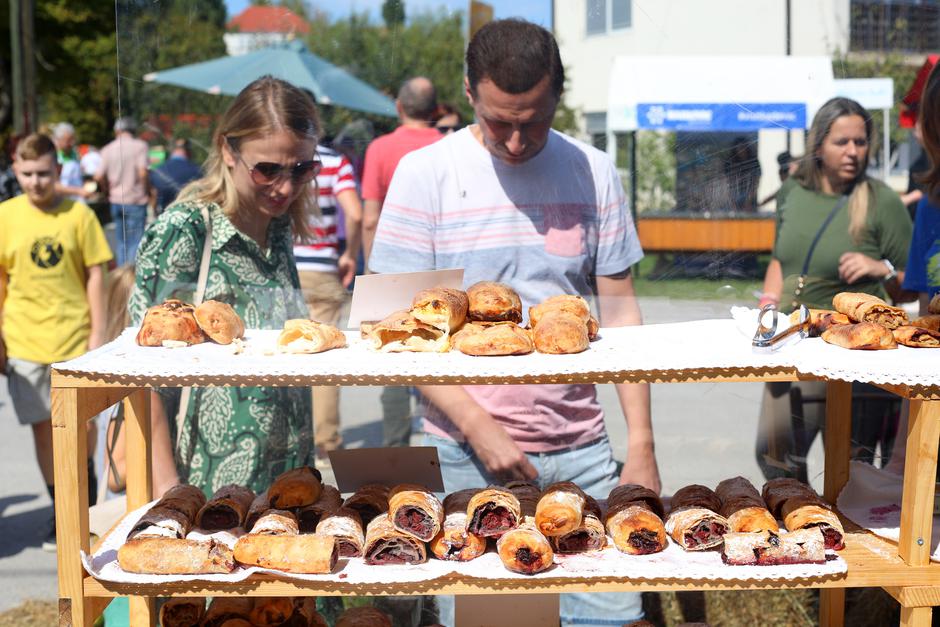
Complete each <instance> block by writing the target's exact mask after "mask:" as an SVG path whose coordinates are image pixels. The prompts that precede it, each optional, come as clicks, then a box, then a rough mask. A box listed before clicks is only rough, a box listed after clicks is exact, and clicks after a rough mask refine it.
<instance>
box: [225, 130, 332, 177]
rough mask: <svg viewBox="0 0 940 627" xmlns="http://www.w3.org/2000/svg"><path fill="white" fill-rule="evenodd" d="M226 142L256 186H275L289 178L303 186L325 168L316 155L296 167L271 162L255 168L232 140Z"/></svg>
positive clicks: (259, 164)
mask: <svg viewBox="0 0 940 627" xmlns="http://www.w3.org/2000/svg"><path fill="white" fill-rule="evenodd" d="M225 141H226V143H227V144H228V147H229V149H230V150H231V151H232V153H233V154H234V155H235V156H236V157H237V158H238V160H239V161H241V162H242V163H243V164H244V165H245V167H246V168H247V169H248V175H249V176H250V177H251V180H252V181H253V182H254V183H255V185H262V186H264V185H273V184H275V183H277V182H278V181H280V180H283V179H285V178H287V177H290V179H291V180H292V181H293V182H294V184H296V185H302V184H304V183H309V182H310V181H312V180H313V179H314V178H316V176H317V174H319V173H320V169H321V168H322V167H323V163H322V162H321V161H320V157H319V156H318V155H316V154H314V157H313V159H310V160H309V161H298V162H297V163H295V164H294V165H281V164H280V163H272V162H270V161H259V162H258V163H256V164H254V165H253V166H252V165H248V163H247V162H246V161H245V160H244V159H243V158H242V155H241V153H240V152H238V149H237V148H235V146H234V145H233V144H232V140H231V139H229V138H228V137H226V138H225Z"/></svg>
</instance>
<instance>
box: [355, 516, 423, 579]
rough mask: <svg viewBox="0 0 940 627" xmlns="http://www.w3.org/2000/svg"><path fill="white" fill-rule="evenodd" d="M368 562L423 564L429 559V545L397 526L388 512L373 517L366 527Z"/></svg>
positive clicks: (366, 555) (366, 556) (365, 553)
mask: <svg viewBox="0 0 940 627" xmlns="http://www.w3.org/2000/svg"><path fill="white" fill-rule="evenodd" d="M364 556H365V560H366V564H374V565H377V566H378V565H383V564H423V563H424V562H426V561H428V553H427V546H426V545H425V543H424V542H423V541H421V540H418V539H417V538H415V537H414V536H413V535H410V534H407V533H403V532H401V531H399V530H398V529H396V528H395V525H393V524H392V520H391V518H389V515H388V514H387V513H385V514H380V515H379V516H376V517H375V518H373V519H372V522H370V523H369V525H368V526H367V527H366V544H365V550H364Z"/></svg>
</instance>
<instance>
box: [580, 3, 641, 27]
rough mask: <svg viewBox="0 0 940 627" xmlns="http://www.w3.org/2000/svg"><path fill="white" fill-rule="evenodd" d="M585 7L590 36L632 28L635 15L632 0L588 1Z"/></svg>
mask: <svg viewBox="0 0 940 627" xmlns="http://www.w3.org/2000/svg"><path fill="white" fill-rule="evenodd" d="M585 7H586V9H587V34H588V35H602V34H604V33H607V32H610V31H612V30H620V29H623V28H630V25H631V22H632V13H633V9H632V7H631V5H630V0H587V3H586V5H585Z"/></svg>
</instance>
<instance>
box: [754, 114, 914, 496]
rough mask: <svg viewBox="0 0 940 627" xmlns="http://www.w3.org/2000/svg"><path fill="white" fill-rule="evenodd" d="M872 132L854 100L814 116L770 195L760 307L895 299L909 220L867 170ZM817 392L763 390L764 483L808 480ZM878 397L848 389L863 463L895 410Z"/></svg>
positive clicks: (779, 387) (790, 387)
mask: <svg viewBox="0 0 940 627" xmlns="http://www.w3.org/2000/svg"><path fill="white" fill-rule="evenodd" d="M872 133H873V130H872V121H871V116H870V115H869V114H868V112H867V111H866V110H865V109H864V107H862V106H861V105H860V104H858V103H857V102H855V101H854V100H849V99H848V98H833V99H832V100H830V101H828V102H827V103H825V104H824V105H823V106H822V107H821V108H820V109H819V111H818V112H817V113H816V116H815V117H814V118H813V125H812V127H811V128H810V132H809V137H808V139H807V144H806V145H807V148H806V156H805V157H803V159H802V160H801V161H800V164H799V167H798V168H797V170H796V172H795V173H794V174H793V176H792V177H791V178H790V179H789V180H787V182H786V183H785V184H784V185H783V187H782V188H781V189H780V192H779V193H778V194H777V235H776V241H775V243H774V251H773V256H772V258H771V261H770V264H769V265H768V267H767V274H766V276H765V277H764V292H763V294H762V295H761V299H760V305H761V306H764V305H767V304H773V305H776V306H777V308H778V309H779V310H781V311H783V312H789V311H792V310H793V309H796V308H797V307H799V306H800V305H801V304H802V305H806V306H807V307H810V308H818V309H831V308H832V298H833V296H835V295H836V294H838V293H839V292H845V291H853V292H866V293H869V294H874V295H876V296H879V297H882V298H884V297H887V296H889V295H890V296H893V297H895V298H897V297H899V296H902V295H903V292H902V290H901V288H900V285H901V280H902V279H903V271H904V265H905V263H906V262H907V251H908V247H909V245H910V240H911V219H910V216H909V215H908V213H907V210H906V209H905V207H904V205H903V204H901V199H900V198H899V197H898V195H897V194H896V193H894V192H893V191H891V190H890V189H889V188H888V187H887V186H886V185H884V184H883V183H881V182H880V181H875V180H873V179H870V178H868V176H867V174H866V171H867V169H868V154H869V148H870V146H871V143H872ZM814 241H815V242H816V244H815V246H814V245H813V242H814ZM825 394H826V386H825V383H819V382H815V381H801V382H799V383H795V384H790V383H770V384H767V385H766V386H765V389H764V396H763V400H762V403H761V415H760V424H759V425H758V435H757V447H756V454H757V462H758V464H759V465H760V467H761V470H763V472H764V475H765V476H766V477H767V478H768V479H770V478H774V477H780V476H792V477H796V478H798V479H801V480H803V481H806V480H807V468H806V454H807V452H808V451H809V448H810V445H811V444H812V442H813V440H814V439H815V437H816V434H817V433H818V432H819V430H820V428H821V427H822V425H823V422H824V420H825V403H820V402H807V401H815V400H818V399H820V398H822V399H825ZM880 394H881V392H880V391H879V390H877V389H875V388H872V387H871V386H867V387H865V386H854V388H853V397H854V398H855V401H856V402H854V403H853V404H852V423H853V426H852V435H853V442H852V444H853V450H852V454H853V457H855V458H857V459H862V460H865V461H868V462H871V461H872V460H873V459H874V450H875V447H876V445H877V444H878V443H879V442H880V443H881V445H882V446H881V450H882V451H887V450H889V448H890V447H889V445H890V441H891V437H892V435H893V434H892V433H891V431H892V430H891V428H890V427H891V425H892V422H891V421H892V420H893V419H894V418H895V417H896V412H897V407H896V406H897V405H898V404H899V403H898V402H897V401H896V400H895V399H894V398H892V397H890V396H887V397H885V396H881V397H879V395H880ZM863 399H864V400H863ZM794 414H796V415H794Z"/></svg>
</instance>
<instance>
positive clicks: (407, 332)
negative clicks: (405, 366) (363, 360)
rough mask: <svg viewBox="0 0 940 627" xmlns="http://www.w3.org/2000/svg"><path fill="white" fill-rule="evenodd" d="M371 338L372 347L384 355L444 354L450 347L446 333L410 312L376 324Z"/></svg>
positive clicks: (397, 312) (400, 313)
mask: <svg viewBox="0 0 940 627" xmlns="http://www.w3.org/2000/svg"><path fill="white" fill-rule="evenodd" d="M369 337H370V338H372V347H373V348H374V349H375V350H378V351H381V352H383V353H401V352H418V353H442V352H445V351H446V350H447V349H448V348H449V347H450V338H449V336H448V335H447V333H446V332H445V331H442V330H440V329H438V328H437V327H433V326H431V325H430V324H426V323H424V322H421V321H420V320H418V319H417V318H415V317H414V316H413V315H411V313H410V312H408V311H396V312H394V313H392V314H390V315H389V316H387V317H386V318H385V319H383V320H380V321H379V322H376V323H375V324H374V325H373V326H372V331H371V332H370V333H369Z"/></svg>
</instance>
